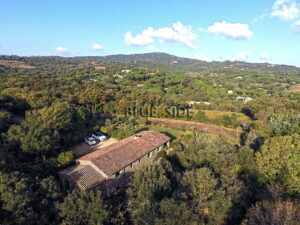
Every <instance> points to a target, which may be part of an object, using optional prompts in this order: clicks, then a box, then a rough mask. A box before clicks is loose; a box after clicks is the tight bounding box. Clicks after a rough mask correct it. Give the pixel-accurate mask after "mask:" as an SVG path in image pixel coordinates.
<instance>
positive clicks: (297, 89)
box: [289, 85, 300, 93]
mask: <svg viewBox="0 0 300 225" xmlns="http://www.w3.org/2000/svg"><path fill="white" fill-rule="evenodd" d="M289 92H294V93H300V85H296V86H294V87H292V88H291V89H290V90H289Z"/></svg>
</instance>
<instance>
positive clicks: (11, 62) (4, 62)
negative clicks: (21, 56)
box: [0, 60, 35, 69]
mask: <svg viewBox="0 0 300 225" xmlns="http://www.w3.org/2000/svg"><path fill="white" fill-rule="evenodd" d="M0 65H3V66H8V67H13V68H22V69H34V68H35V67H34V66H30V65H27V64H25V63H23V62H21V61H14V60H0Z"/></svg>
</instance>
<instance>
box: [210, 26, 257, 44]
mask: <svg viewBox="0 0 300 225" xmlns="http://www.w3.org/2000/svg"><path fill="white" fill-rule="evenodd" d="M208 32H210V33H214V34H221V35H223V36H225V37H226V38H229V39H233V40H247V39H251V38H252V36H253V32H252V31H251V30H250V28H249V26H248V24H241V23H227V22H226V21H223V22H215V23H214V24H213V25H212V26H210V27H208Z"/></svg>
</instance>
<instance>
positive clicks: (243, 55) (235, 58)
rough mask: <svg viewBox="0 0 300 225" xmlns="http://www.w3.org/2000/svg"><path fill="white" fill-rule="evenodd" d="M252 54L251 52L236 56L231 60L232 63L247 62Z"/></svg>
mask: <svg viewBox="0 0 300 225" xmlns="http://www.w3.org/2000/svg"><path fill="white" fill-rule="evenodd" d="M250 53H251V52H250V51H244V52H240V53H239V54H237V55H236V56H234V57H232V58H231V60H232V61H245V60H247V59H248V57H249V55H250Z"/></svg>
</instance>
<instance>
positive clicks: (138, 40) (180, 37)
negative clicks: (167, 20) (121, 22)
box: [124, 22, 198, 48]
mask: <svg viewBox="0 0 300 225" xmlns="http://www.w3.org/2000/svg"><path fill="white" fill-rule="evenodd" d="M197 37H198V35H197V34H195V33H193V32H192V27H191V26H190V25H183V24H182V23H181V22H176V23H173V24H172V26H171V27H162V28H158V29H154V28H153V27H148V28H147V29H145V30H143V31H142V32H141V33H140V34H137V35H136V36H133V35H132V33H131V32H126V33H125V37H124V38H125V42H126V44H128V45H133V46H145V45H150V44H153V43H154V42H155V41H156V39H157V40H158V41H159V42H160V43H164V42H175V43H180V44H183V45H185V46H188V47H190V48H196V47H195V45H194V44H193V41H194V40H196V39H197Z"/></svg>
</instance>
